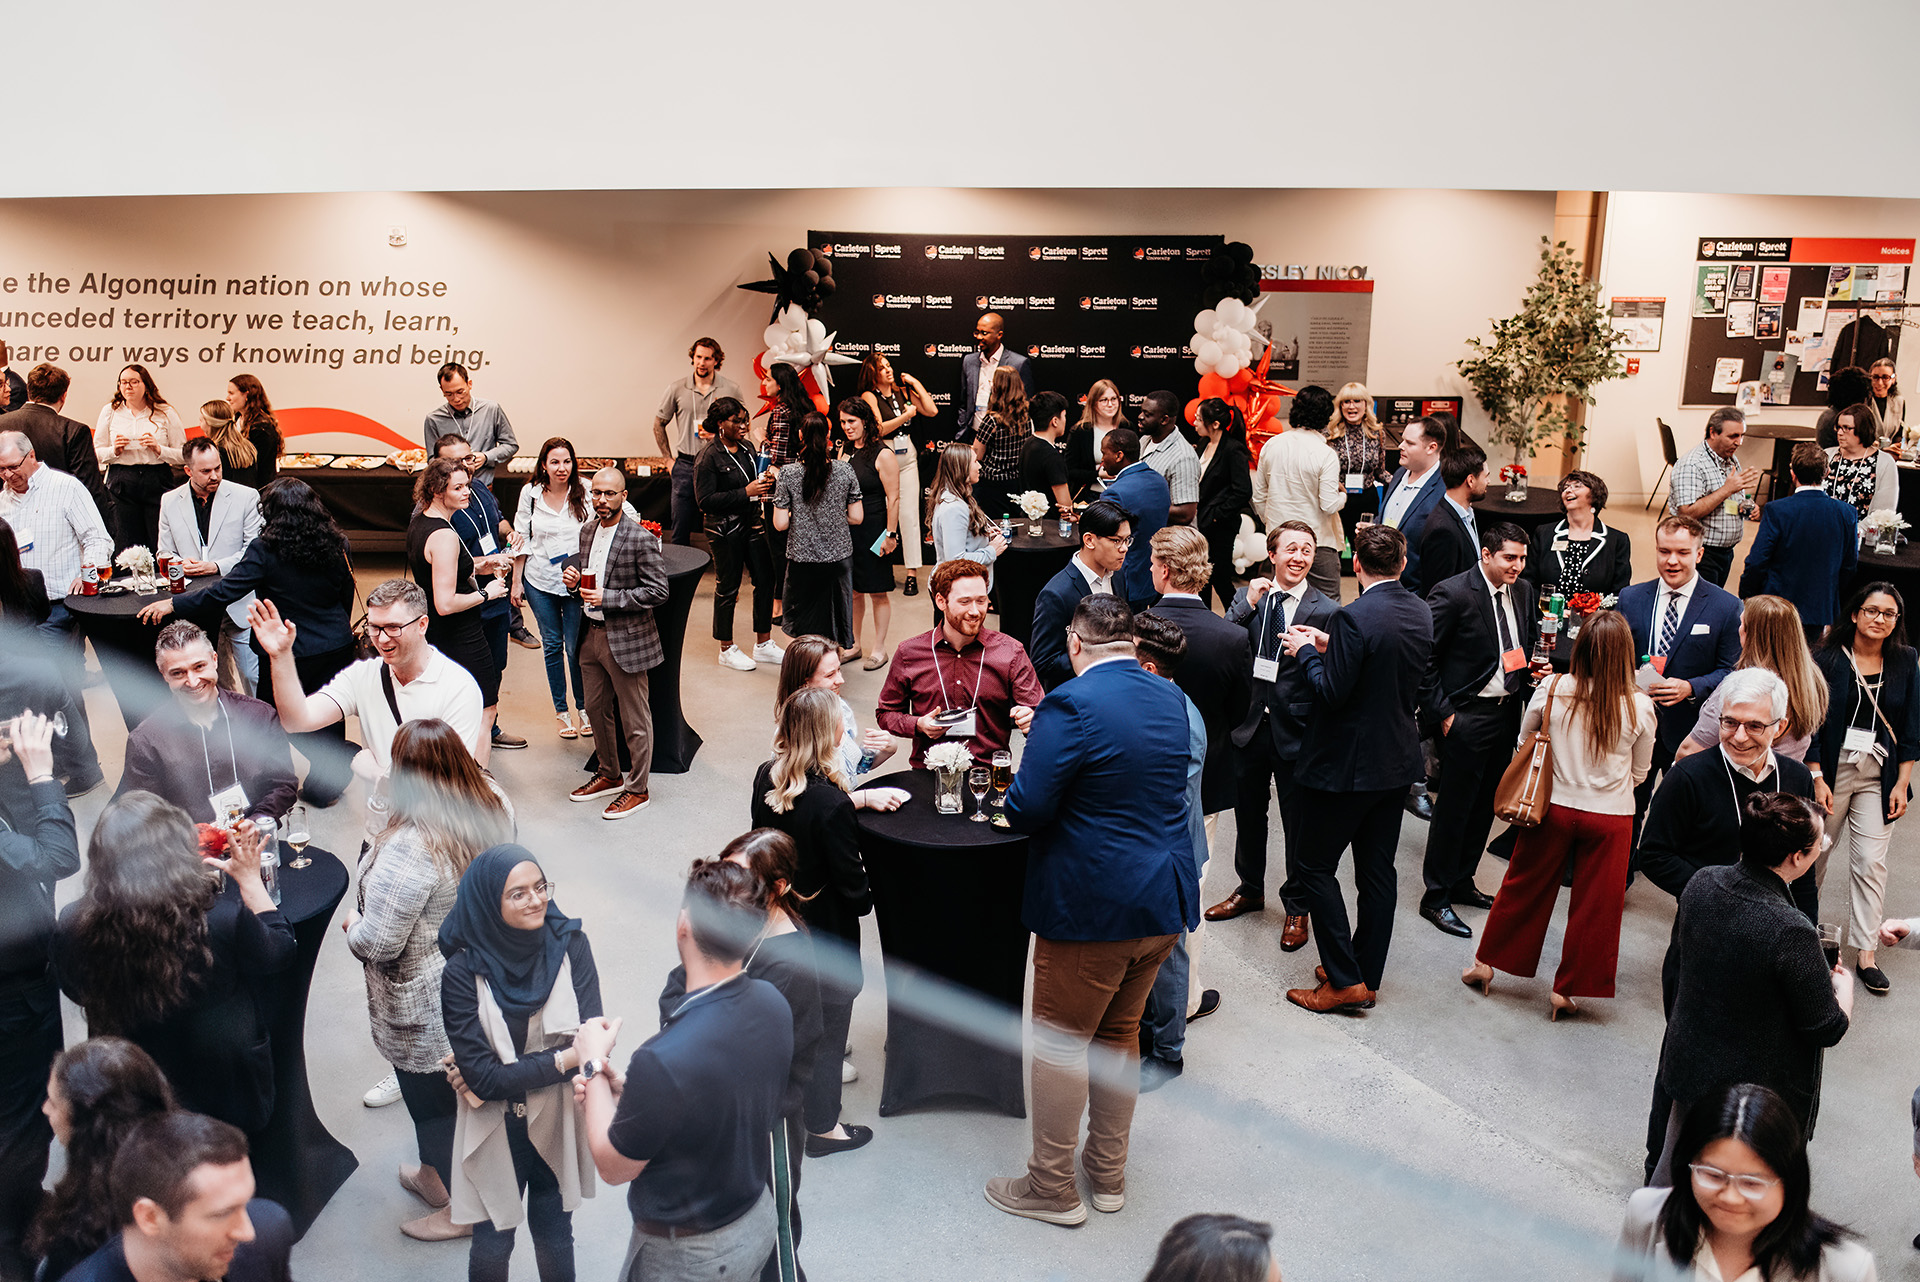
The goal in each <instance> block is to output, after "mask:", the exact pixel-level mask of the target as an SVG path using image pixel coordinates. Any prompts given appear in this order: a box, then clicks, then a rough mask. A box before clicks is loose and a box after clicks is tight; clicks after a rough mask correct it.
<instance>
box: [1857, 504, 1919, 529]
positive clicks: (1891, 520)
mask: <svg viewBox="0 0 1920 1282" xmlns="http://www.w3.org/2000/svg"><path fill="white" fill-rule="evenodd" d="M1907 528H1908V526H1907V523H1906V521H1905V520H1903V519H1902V518H1901V516H1900V514H1899V513H1898V512H1896V511H1894V510H1893V509H1892V508H1890V507H1879V508H1875V509H1874V510H1873V511H1871V512H1869V513H1867V514H1866V516H1865V517H1863V518H1861V521H1860V533H1861V534H1863V535H1877V534H1881V533H1883V532H1884V533H1897V532H1898V531H1900V530H1904V529H1907Z"/></svg>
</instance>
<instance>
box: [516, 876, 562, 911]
mask: <svg viewBox="0 0 1920 1282" xmlns="http://www.w3.org/2000/svg"><path fill="white" fill-rule="evenodd" d="M553 889H554V883H553V882H551V881H543V882H541V883H540V884H539V885H536V886H517V887H515V888H514V889H512V890H509V891H508V892H507V902H508V903H510V904H512V905H513V906H514V907H515V908H519V907H522V906H524V905H525V904H526V903H527V902H528V901H529V900H532V899H536V898H538V899H544V900H546V901H548V902H549V903H551V902H552V901H553Z"/></svg>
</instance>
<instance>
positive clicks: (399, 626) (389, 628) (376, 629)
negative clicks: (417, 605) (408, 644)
mask: <svg viewBox="0 0 1920 1282" xmlns="http://www.w3.org/2000/svg"><path fill="white" fill-rule="evenodd" d="M426 617H427V616H426V615H424V614H416V615H414V616H413V617H412V618H411V619H408V620H407V621H406V622H405V623H369V624H367V634H368V635H369V636H380V637H386V638H387V639H389V640H392V641H398V640H399V639H400V634H401V633H402V632H405V631H406V630H407V629H408V628H410V627H412V626H413V625H414V624H416V623H418V622H420V620H422V619H424V618H426Z"/></svg>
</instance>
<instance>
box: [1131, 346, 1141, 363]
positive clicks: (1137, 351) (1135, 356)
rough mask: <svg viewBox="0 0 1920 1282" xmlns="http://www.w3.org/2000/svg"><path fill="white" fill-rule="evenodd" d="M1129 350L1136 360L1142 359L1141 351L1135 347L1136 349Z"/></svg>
mask: <svg viewBox="0 0 1920 1282" xmlns="http://www.w3.org/2000/svg"><path fill="white" fill-rule="evenodd" d="M1129 350H1130V352H1131V354H1132V356H1133V358H1134V359H1135V360H1139V359H1140V349H1139V348H1138V347H1135V348H1131V349H1129Z"/></svg>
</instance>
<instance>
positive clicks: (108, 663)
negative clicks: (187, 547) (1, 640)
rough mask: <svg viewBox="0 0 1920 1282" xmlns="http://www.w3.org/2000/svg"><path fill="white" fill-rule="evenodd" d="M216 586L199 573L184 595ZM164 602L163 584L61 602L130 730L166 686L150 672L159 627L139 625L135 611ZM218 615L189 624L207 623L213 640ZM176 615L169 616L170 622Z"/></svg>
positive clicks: (122, 576) (119, 578)
mask: <svg viewBox="0 0 1920 1282" xmlns="http://www.w3.org/2000/svg"><path fill="white" fill-rule="evenodd" d="M131 579H132V576H131V575H128V574H126V573H124V572H122V571H118V570H116V571H115V572H114V576H113V578H112V579H111V580H110V581H109V583H103V584H101V585H100V586H101V587H102V588H106V587H108V586H110V584H118V583H126V582H130V581H131ZM219 581H220V576H219V575H217V574H203V575H200V576H199V577H198V578H192V579H188V580H187V587H186V590H187V591H189V592H198V591H199V590H200V589H202V588H210V587H212V586H213V585H214V584H216V583H218V582H219ZM168 599H170V598H169V596H168V593H167V589H166V585H165V584H164V583H162V584H161V586H160V590H159V591H158V592H146V593H137V592H113V593H108V592H104V591H103V592H102V593H101V594H100V595H99V596H83V595H81V594H80V593H78V592H76V593H74V594H73V595H72V596H70V597H68V598H67V600H66V605H67V610H68V611H69V612H70V613H71V614H72V615H73V618H74V622H75V623H76V624H78V626H79V628H80V634H81V635H82V636H84V637H86V638H87V640H89V641H91V642H93V649H94V652H95V653H96V654H98V655H99V656H100V669H101V671H102V672H104V673H105V674H106V678H107V687H108V689H110V690H112V691H113V697H114V701H115V702H116V703H118V704H119V705H120V716H121V718H122V719H123V720H125V721H126V723H127V729H128V730H132V729H133V728H134V727H135V726H137V725H139V724H140V723H141V722H142V721H145V720H146V719H147V714H148V713H150V712H152V711H153V710H154V709H155V708H156V707H158V706H159V705H160V704H162V703H164V702H165V701H166V700H167V699H168V698H169V697H170V696H169V694H168V692H167V687H166V684H165V683H164V682H163V681H161V680H160V677H159V674H158V673H157V672H155V671H154V667H153V643H154V641H155V640H156V639H157V638H158V637H159V635H160V628H161V627H164V626H165V625H164V624H161V625H155V624H150V623H142V622H140V620H139V618H138V617H136V616H138V615H139V613H140V611H141V610H142V609H144V608H145V607H147V606H149V605H152V604H153V603H154V602H155V601H164V600H168ZM224 613H225V611H224V610H214V611H211V612H210V613H209V614H206V615H199V616H195V617H194V619H193V622H195V623H198V624H199V625H200V626H201V627H203V628H207V623H208V621H209V620H212V621H213V623H214V626H213V627H211V628H207V632H208V634H209V635H211V636H216V637H217V636H219V635H220V633H219V616H220V615H222V614H224ZM179 617H182V616H180V615H177V614H176V615H172V616H169V618H168V620H167V622H169V623H171V622H172V621H173V620H174V619H175V618H179Z"/></svg>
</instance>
